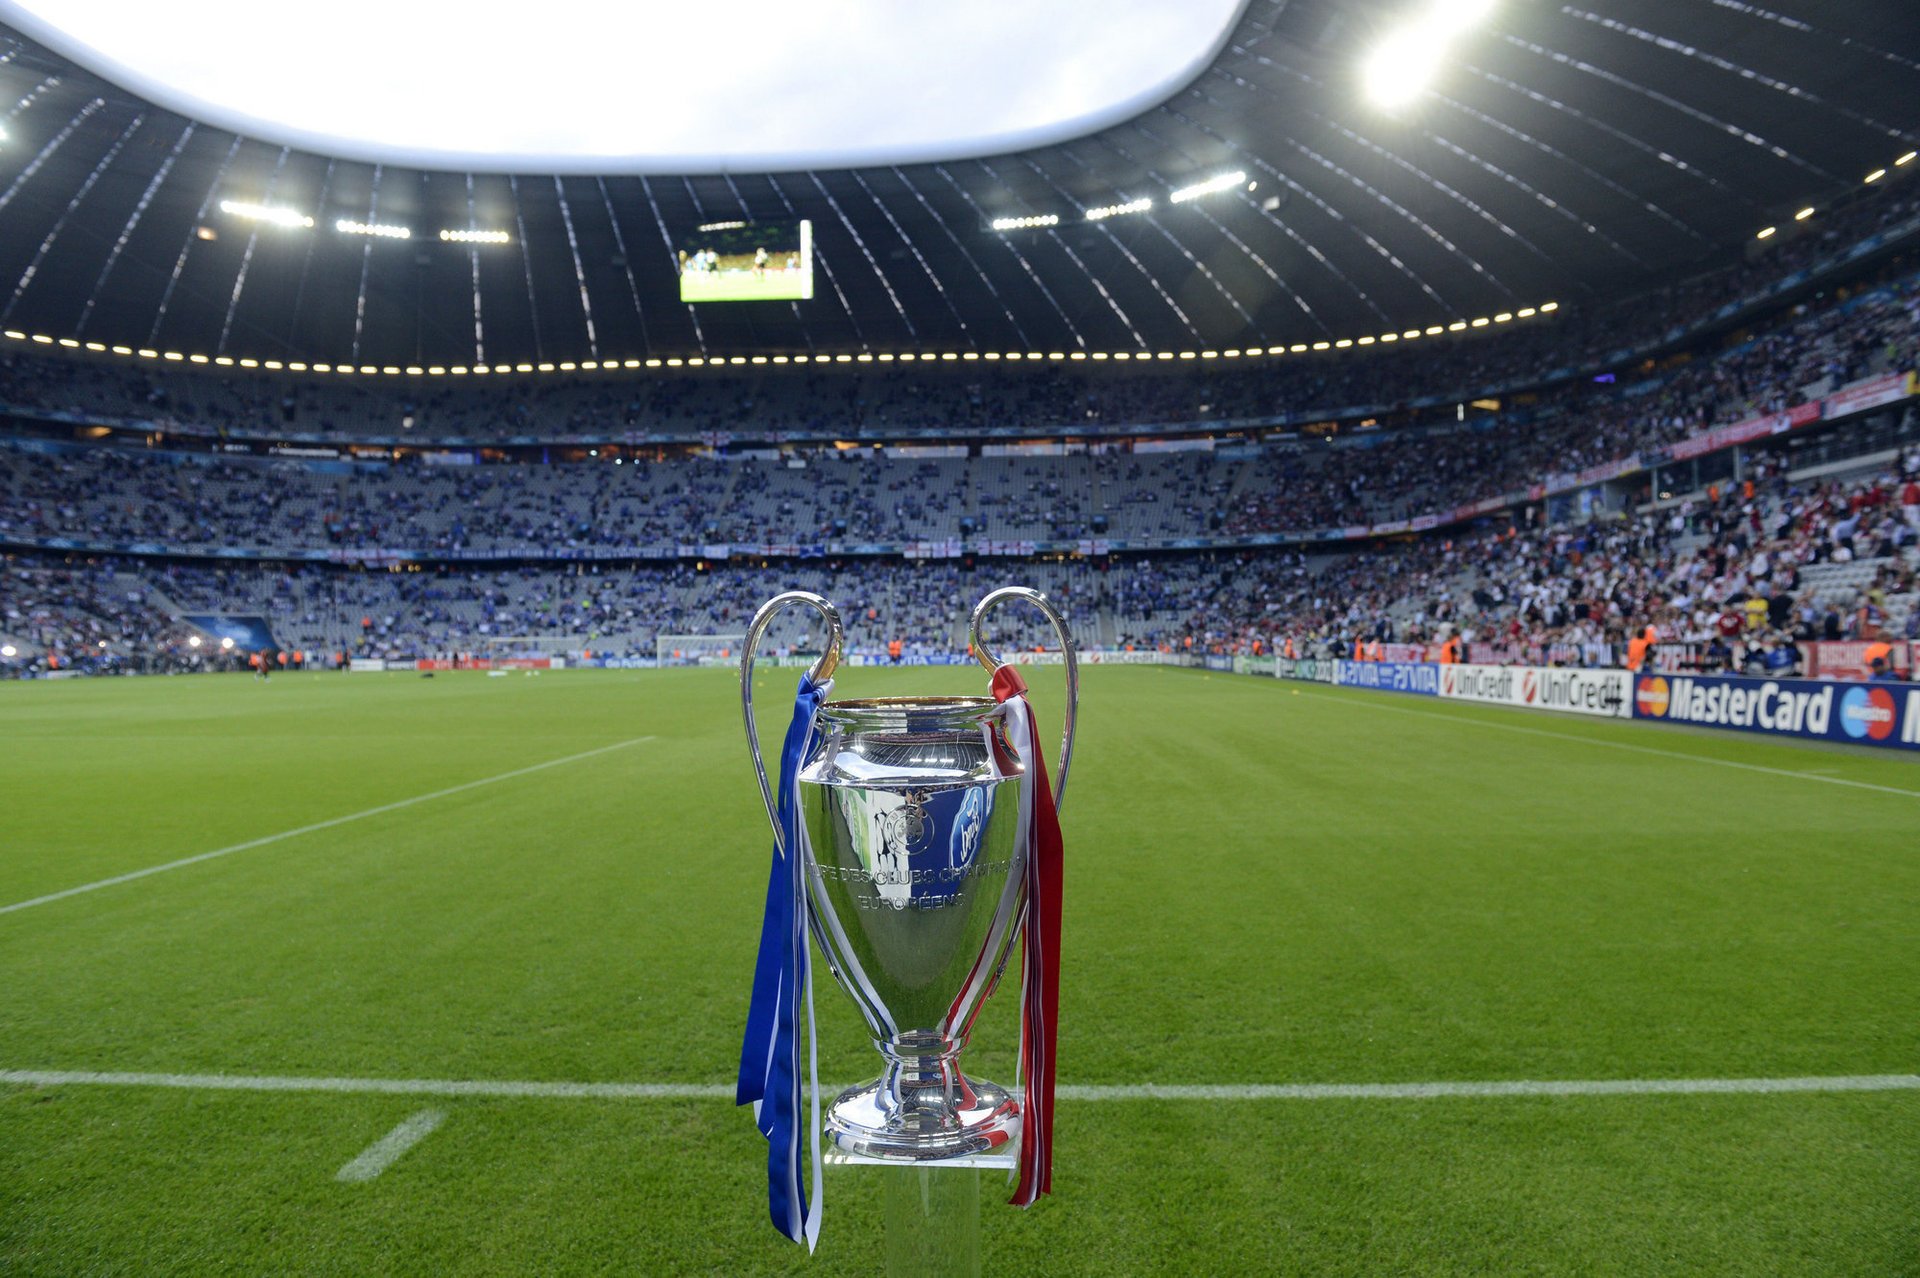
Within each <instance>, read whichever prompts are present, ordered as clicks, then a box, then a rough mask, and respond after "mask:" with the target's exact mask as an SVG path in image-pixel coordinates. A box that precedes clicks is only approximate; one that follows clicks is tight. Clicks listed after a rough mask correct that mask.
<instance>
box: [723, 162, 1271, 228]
mask: <svg viewBox="0 0 1920 1278" xmlns="http://www.w3.org/2000/svg"><path fill="white" fill-rule="evenodd" d="M1242 182H1246V183H1247V189H1248V190H1249V191H1251V190H1253V189H1255V187H1257V186H1258V185H1259V184H1258V183H1256V182H1247V175H1246V174H1245V173H1244V172H1241V171H1238V170H1236V171H1235V172H1232V173H1222V174H1220V175H1219V176H1218V177H1210V178H1208V179H1207V180H1206V181H1204V182H1195V183H1194V184H1193V185H1192V186H1183V187H1181V188H1180V189H1179V190H1177V191H1175V192H1174V193H1173V194H1171V195H1169V196H1168V197H1167V203H1169V204H1185V203H1186V202H1187V201H1188V200H1193V199H1198V198H1199V197H1200V196H1203V195H1212V194H1213V193H1214V192H1215V191H1229V190H1232V189H1233V188H1234V187H1236V186H1239V185H1240V184H1241V183H1242ZM1152 207H1153V197H1152V196H1147V195H1143V196H1141V197H1140V198H1139V199H1137V200H1128V201H1127V202H1126V203H1124V204H1103V205H1101V206H1100V207H1098V208H1091V209H1088V210H1087V211H1086V212H1085V213H1083V214H1082V215H1081V216H1082V218H1083V219H1084V220H1086V221H1088V222H1103V221H1105V220H1106V219H1108V218H1110V217H1124V216H1125V215H1127V214H1129V213H1145V212H1146V211H1147V210H1149V209H1151V208H1152ZM988 225H989V226H990V227H992V229H994V230H996V231H1034V230H1043V229H1045V228H1046V227H1049V226H1058V225H1060V215H1059V214H1058V213H1032V214H1028V215H1027V216H1025V217H996V218H995V219H993V221H992V222H990V223H988ZM701 229H702V230H704V229H706V228H704V227H702V228H701Z"/></svg>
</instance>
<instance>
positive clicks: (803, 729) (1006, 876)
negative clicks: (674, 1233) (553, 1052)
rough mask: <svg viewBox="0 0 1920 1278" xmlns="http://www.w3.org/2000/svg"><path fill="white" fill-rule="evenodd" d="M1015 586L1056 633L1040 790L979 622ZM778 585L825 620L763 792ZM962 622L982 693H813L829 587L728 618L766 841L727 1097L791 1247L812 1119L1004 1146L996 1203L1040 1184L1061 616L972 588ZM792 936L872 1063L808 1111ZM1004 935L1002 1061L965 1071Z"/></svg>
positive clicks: (900, 1141)
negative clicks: (749, 975)
mask: <svg viewBox="0 0 1920 1278" xmlns="http://www.w3.org/2000/svg"><path fill="white" fill-rule="evenodd" d="M1014 599H1017V600H1023V601H1025V602H1027V603H1029V604H1032V605H1033V606H1034V607H1035V608H1037V609H1039V611H1040V612H1041V613H1042V614H1044V615H1045V617H1046V618H1047V620H1048V621H1049V622H1050V623H1052V625H1053V628H1054V630H1055V631H1056V632H1057V633H1058V634H1059V637H1060V643H1061V650H1062V660H1063V662H1064V665H1065V670H1066V681H1067V711H1066V722H1065V725H1064V730H1063V733H1062V738H1061V745H1060V772H1059V777H1058V779H1057V781H1056V783H1055V784H1054V785H1053V786H1052V787H1051V788H1049V786H1048V783H1047V769H1046V761H1045V758H1044V756H1043V754H1042V751H1041V747H1040V734H1039V731H1038V729H1037V727H1036V726H1035V724H1034V716H1033V711H1032V708H1031V707H1030V706H1029V705H1028V703H1027V698H1026V695H1025V694H1026V684H1025V682H1024V681H1023V680H1022V679H1021V677H1020V675H1019V673H1018V672H1017V671H1016V670H1015V669H1014V668H1013V667H1012V666H1011V665H1003V664H1001V663H1000V662H999V661H998V660H997V659H995V658H994V657H993V655H992V654H991V651H990V649H989V648H988V646H987V644H986V641H985V638H984V636H983V635H982V632H981V627H982V624H983V622H984V620H985V618H986V615H987V613H988V612H989V611H990V610H991V609H993V608H994V607H995V606H997V605H998V604H1000V603H1002V602H1005V601H1007V600H1014ZM796 603H798V604H805V605H807V606H809V607H811V608H813V609H814V610H816V611H817V612H819V613H820V615H821V617H822V618H823V619H824V620H825V622H826V628H827V636H826V646H825V651H824V653H823V654H822V656H821V657H820V659H819V661H817V662H816V663H815V664H814V666H813V667H812V668H811V669H810V670H808V671H807V672H806V674H805V675H803V676H802V678H801V680H800V687H799V692H798V695H797V696H796V698H795V703H794V715H793V719H792V722H791V725H790V727H789V728H788V731H787V736H786V740H785V743H784V746H783V748H782V751H781V755H780V760H779V770H778V778H779V779H778V789H777V791H776V788H775V785H774V784H773V783H772V782H770V781H769V779H768V769H767V767H766V766H765V763H764V762H763V760H762V756H761V752H760V743H759V735H758V733H757V731H756V729H755V726H754V720H753V663H754V656H755V653H756V650H757V649H758V647H759V645H760V641H761V639H762V638H763V637H764V635H765V634H766V630H767V626H768V624H769V623H770V622H771V621H772V620H773V617H774V615H775V614H776V613H778V612H779V611H780V610H781V609H783V608H785V607H787V606H788V605H790V604H796ZM969 637H970V640H971V647H972V651H973V654H974V656H975V657H976V658H978V660H979V661H980V663H981V665H983V666H985V667H986V669H987V671H988V672H989V674H990V675H991V676H992V685H991V687H992V695H990V696H960V697H877V698H871V699H867V700H841V701H834V700H828V693H829V692H830V691H831V690H832V686H833V685H832V675H833V672H834V669H835V667H836V666H837V665H838V663H839V660H840V656H841V652H842V647H843V641H844V632H843V630H842V627H841V623H840V616H839V613H838V611H837V610H836V609H835V608H834V606H833V604H832V603H830V602H828V601H827V600H826V599H823V598H821V597H820V596H819V595H815V594H811V593H808V592H806V591H789V592H787V593H785V594H781V595H778V596H775V597H774V598H773V599H770V600H768V601H767V603H766V604H765V605H764V606H763V607H762V608H761V609H760V611H759V612H758V613H757V614H755V616H754V618H753V622H752V624H751V625H750V626H749V627H748V631H747V636H746V642H745V647H744V652H743V654H742V658H741V663H740V691H741V705H742V709H743V711H744V714H745V718H746V729H747V741H748V745H749V748H750V749H751V751H752V754H753V760H754V766H755V768H756V770H757V772H758V774H759V780H760V791H761V797H762V798H763V799H764V800H765V802H766V807H767V814H768V817H769V818H770V819H771V820H772V822H773V828H774V847H773V860H772V871H771V873H770V874H769V876H768V884H767V901H766V911H765V917H764V919H763V923H762V928H761V937H760V951H759V961H758V964H757V966H756V969H755V975H754V989H753V998H752V1004H751V1007H750V1010H749V1014H748V1020H747V1031H746V1039H745V1043H744V1045H743V1047H742V1051H741V1064H740V1079H739V1088H738V1096H737V1099H738V1100H739V1102H740V1103H742V1104H746V1103H749V1102H751V1103H752V1104H753V1105H754V1110H755V1119H756V1122H757V1124H758V1126H759V1128H760V1130H761V1132H762V1133H763V1134H764V1135H766V1137H767V1139H768V1142H769V1151H768V1191H769V1206H770V1209H771V1212H772V1216H773V1222H774V1225H775V1226H776V1227H777V1228H779V1229H780V1230H781V1232H782V1233H785V1234H786V1235H787V1236H788V1237H790V1238H792V1239H794V1240H795V1241H806V1242H807V1243H809V1245H811V1244H812V1242H813V1241H814V1240H815V1238H817V1236H818V1230H819V1218H820V1198H821V1193H820V1186H821V1165H822V1155H821V1151H820V1145H819V1141H820V1140H821V1139H822V1138H823V1137H824V1139H825V1140H826V1141H827V1142H829V1143H830V1145H831V1146H832V1148H833V1149H834V1151H835V1152H836V1154H837V1155H838V1156H839V1157H840V1158H841V1159H844V1160H848V1161H858V1162H880V1163H899V1164H903V1165H915V1166H933V1165H940V1164H949V1165H964V1166H981V1165H1003V1166H1012V1167H1014V1168H1016V1170H1017V1173H1018V1184H1017V1188H1016V1190H1015V1193H1014V1197H1013V1201H1014V1202H1015V1203H1017V1204H1019V1205H1022V1206H1025V1205H1027V1204H1030V1203H1031V1202H1033V1201H1034V1199H1035V1198H1036V1197H1037V1196H1038V1195H1040V1194H1042V1193H1046V1192H1048V1191H1049V1189H1050V1180H1051V1169H1052V1130H1053V1077H1054V1060H1053V1056H1054V1040H1055V1037H1056V1030H1055V1026H1056V1022H1057V1005H1058V995H1059V948H1060V934H1059V931H1060V886H1061V841H1060V826H1059V821H1058V817H1057V810H1058V805H1059V802H1060V798H1061V796H1062V794H1063V793H1064V791H1065V789H1066V780H1067V770H1068V768H1069V766H1070V765H1071V763H1072V759H1073V737H1074V715H1075V711H1076V709H1077V707H1078V703H1079V669H1078V663H1077V657H1076V653H1075V651H1074V645H1073V638H1072V635H1071V634H1070V633H1069V631H1068V629H1067V625H1066V622H1065V620H1064V619H1063V618H1062V617H1061V615H1060V614H1059V612H1058V611H1056V610H1055V609H1054V607H1053V605H1052V604H1051V603H1050V602H1048V600H1047V598H1046V597H1045V596H1044V595H1042V594H1040V593H1039V592H1038V591H1034V590H1028V589H1025V588H1023V587H1006V588H1003V589H1000V590H995V591H993V592H992V593H990V594H988V595H987V596H986V597H985V598H984V599H982V600H981V601H980V603H979V605H978V606H977V607H975V608H974V610H973V617H972V621H971V625H970V628H969ZM809 934H811V936H812V938H813V941H814V942H815V943H816V944H818V946H819V948H820V952H821V953H822V954H824V955H825V956H826V961H827V967H828V970H830V971H831V972H832V973H833V977H834V980H835V981H836V982H837V983H838V984H839V985H840V987H841V988H842V989H844V990H845V991H846V992H847V993H848V995H850V996H851V997H852V999H853V1001H854V1003H855V1004H856V1005H857V1006H858V1007H859V1009H860V1013H861V1015H862V1016H863V1017H864V1018H865V1020H866V1023H867V1028H868V1032H869V1033H870V1034H871V1036H872V1039H873V1043H874V1046H875V1047H876V1048H878V1049H879V1052H880V1056H881V1069H880V1074H879V1077H878V1078H876V1079H874V1080H873V1081H871V1082H868V1083H865V1084H863V1085H861V1086H857V1087H853V1088H849V1089H848V1090H846V1091H844V1092H842V1093H841V1094H840V1095H839V1097H838V1098H837V1099H835V1100H834V1101H833V1102H832V1103H831V1104H830V1105H828V1106H827V1107H826V1109H825V1113H824V1114H822V1113H821V1105H820V1096H819V1088H818V1083H817V1078H816V1079H815V1081H814V1082H813V1086H812V1099H811V1107H810V1109H809V1111H808V1112H807V1113H806V1114H804V1115H803V1113H802V1102H803V1100H805V1099H806V1096H805V1093H806V1091H807V1089H806V1088H805V1087H803V1078H802V1075H803V1073H805V1074H807V1075H809V1076H812V1075H813V1074H814V1072H815V1071H814V1070H813V1068H812V1065H813V1060H814V1057H815V1051H814V1042H813V1029H812V1019H813V1018H812V998H813V991H812V982H811V979H810V971H809V969H810V961H809V960H810V953H811V951H810V948H809V946H808V940H807V938H808V935H809ZM1016 941H1019V942H1020V949H1021V1010H1022V1015H1021V1043H1020V1075H1019V1078H1018V1079H1017V1080H1016V1083H1015V1085H1014V1086H1012V1087H1008V1086H1002V1085H1000V1084H997V1083H991V1082H987V1081H986V1080H984V1079H977V1078H970V1077H969V1076H968V1075H967V1074H966V1073H965V1072H964V1071H963V1070H962V1068H961V1064H960V1053H961V1050H962V1049H963V1048H964V1047H965V1046H966V1044H967V1038H968V1034H969V1032H970V1030H971V1029H972V1026H973V1022H974V1018H975V1017H976V1016H977V1015H978V1014H979V1012H980V1009H981V1007H982V1005H983V1004H984V1003H985V1001H986V999H987V997H988V995H990V994H991V993H992V992H993V990H994V988H995V986H996V984H997V983H998V981H999V979H1000V975H1001V972H1002V971H1003V969H1004V968H1005V967H1006V964H1007V960H1008V958H1009V957H1010V955H1011V954H1012V952H1013V950H1014V948H1015V943H1016ZM803 1023H804V1026H805V1029H804V1038H803V1030H802V1026H803ZM803 1147H805V1148H807V1149H808V1150H810V1151H811V1163H812V1175H811V1178H810V1179H809V1178H807V1176H806V1174H805V1173H806V1170H807V1168H806V1165H805V1164H806V1162H807V1160H806V1159H803V1157H802V1148H803ZM1016 1150H1017V1155H1016V1156H1015V1157H1013V1158H1009V1157H1007V1155H1008V1153H1009V1152H1011V1151H1016ZM809 1184H811V1187H812V1188H811V1192H809V1190H808V1185H809Z"/></svg>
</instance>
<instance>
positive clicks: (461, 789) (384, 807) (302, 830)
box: [0, 737, 653, 914]
mask: <svg viewBox="0 0 1920 1278" xmlns="http://www.w3.org/2000/svg"><path fill="white" fill-rule="evenodd" d="M651 740H653V738H652V737H632V738H630V739H628V740H626V741H616V742H614V743H613V744H612V745H606V746H601V747H600V748H599V749H597V750H583V751H581V752H580V753H579V754H570V755H568V756H567V757H566V758H564V759H549V760H547V761H546V762H545V763H536V764H533V765H532V766H530V767H525V768H515V769H514V770H513V771H511V772H502V773H500V774H498V775H497V776H491V777H481V778H480V779H479V780H478V781H463V782H461V783H460V784H459V785H451V786H448V787H447V788H446V789H444V790H435V791H433V792H432V793H431V794H416V795H414V796H413V797H412V798H410V799H397V800H395V801H394V802H392V803H382V804H381V805H380V806H379V807H374V808H367V809H365V810H364V811H361V812H349V813H348V814H347V815H345V816H337V817H332V818H330V819H328V820H325V821H316V822H314V823H313V824H312V825H303V826H300V827H299V828H297V829H293V830H282V831H280V832H279V833H278V834H268V835H263V836H261V837H260V838H257V839H248V840H247V841H246V842H245V843H234V844H230V845H229V846H227V847H224V848H215V849H214V850H213V851H211V852H197V853H195V854H194V855H192V856H183V857H181V858H180V859H179V860H177V861H168V862H166V863H164V864H162V865H149V866H148V867H146V868H145V869H144V870H130V871H128V872H127V873H125V874H116V875H114V876H113V877H112V878H108V879H97V880H95V881H94V882H92V883H82V884H81V885H80V886H78V887H70V888H63V889H61V890H60V891H58V892H49V893H47V894H46V895H45V896H36V897H33V898H31V899H29V900H25V901H15V902H14V903H13V904H12V905H0V914H11V913H13V912H14V911H15V910H26V909H31V908H33V907H34V906H36V905H48V904H50V903H52V902H54V901H64V900H66V899H67V898H68V897H70V896H79V895H80V894H81V893H83V892H98V891H99V890H100V889H101V888H110V887H117V886H119V885H120V884H122V883H131V882H133V881H134V880H135V879H144V878H146V877H148V876H149V875H153V874H165V873H166V872H167V871H168V870H178V869H182V868H184V867H186V866H189V865H198V864H200V863H201V862H202V861H211V860H214V859H215V858H216V857H223V856H232V855H233V854H234V853H235V852H246V851H250V850H251V849H253V848H261V847H265V846H266V845H267V844H269V843H280V842H283V841H285V840H287V839H297V838H299V837H300V836H301V835H303V834H316V833H318V832H319V831H321V830H331V829H333V828H334V827H335V826H340V825H346V824H347V823H349V822H351V821H364V820H366V819H367V818H368V817H376V816H381V815H383V814H385V813H388V812H398V811H400V810H401V809H402V808H411V807H414V806H415V805H417V804H421V803H431V802H432V801H433V800H435V799H444V798H447V797H449V796H451V795H455V794H464V793H466V792H467V791H468V790H477V789H479V788H480V787H481V786H483V785H495V784H497V783H499V782H501V781H511V780H513V779H514V778H515V777H524V776H528V775H530V774H532V773H535V772H544V771H546V770H547V769H548V768H558V767H563V766H565V765H566V764H569V763H578V762H580V761H581V760H582V759H591V758H593V757H594V756H595V755H598V754H606V753H608V752H609V751H613V750H624V749H626V748H627V747H628V746H633V745H639V744H640V743H641V742H643V741H651Z"/></svg>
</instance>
